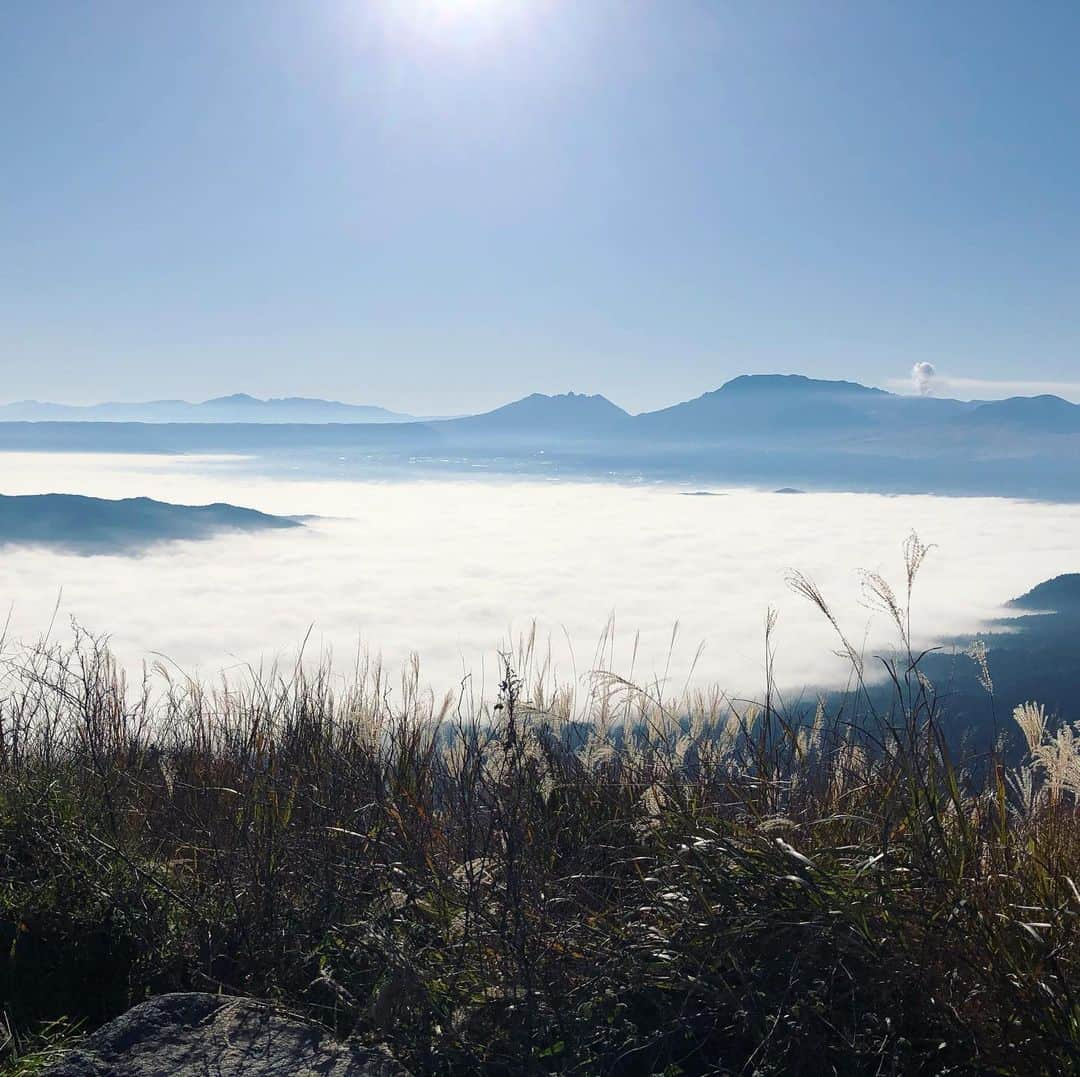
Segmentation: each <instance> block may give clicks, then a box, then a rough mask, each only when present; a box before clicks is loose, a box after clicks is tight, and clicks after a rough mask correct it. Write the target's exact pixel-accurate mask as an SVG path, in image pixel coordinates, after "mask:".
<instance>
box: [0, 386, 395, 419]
mask: <svg viewBox="0 0 1080 1077" xmlns="http://www.w3.org/2000/svg"><path fill="white" fill-rule="evenodd" d="M414 418H415V417H414V416H412V415H405V414H403V413H401V412H395V411H388V410H387V409H386V408H380V407H376V406H374V405H370V404H343V403H341V402H340V401H337V400H320V399H318V398H314V397H302V396H287V397H271V398H270V399H267V400H262V399H260V398H258V397H255V396H250V395H248V394H247V393H233V394H232V395H231V396H219V397H214V398H213V399H212V400H203V401H201V402H199V403H191V402H189V401H187V400H148V401H145V402H142V403H120V402H116V401H113V402H109V403H104V404H52V403H48V402H45V401H39V400H20V401H16V402H15V403H12V404H0V422H4V421H7V422H151V423H190V422H204V423H397V422H411V421H413V420H414Z"/></svg>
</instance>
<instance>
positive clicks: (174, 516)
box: [0, 494, 302, 553]
mask: <svg viewBox="0 0 1080 1077" xmlns="http://www.w3.org/2000/svg"><path fill="white" fill-rule="evenodd" d="M301 526H302V524H300V523H299V521H297V520H293V519H290V518H288V517H283V516H269V515H267V514H266V513H263V512H256V511H255V510H254V509H245V508H239V507H237V506H236V505H226V504H223V503H219V504H214V505H173V504H170V503H168V502H165V501H154V500H152V499H151V498H148V497H131V498H123V499H121V500H117V501H113V500H108V499H104V498H98V497H83V496H81V495H78V494H28V495H17V496H10V495H3V494H0V547H3V546H5V545H20V546H21V545H32V546H50V547H54V548H57V549H61V550H65V551H69V552H76V553H124V552H132V551H135V550H139V549H143V548H145V547H148V546H152V545H155V544H157V543H160V542H168V541H170V540H174V539H203V538H211V537H213V536H214V535H218V534H221V533H222V532H226V531H248V532H250V531H271V530H278V529H281V528H289V527H301Z"/></svg>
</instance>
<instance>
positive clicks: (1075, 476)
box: [0, 374, 1080, 501]
mask: <svg viewBox="0 0 1080 1077" xmlns="http://www.w3.org/2000/svg"><path fill="white" fill-rule="evenodd" d="M252 400H253V398H249V397H243V396H241V397H231V398H222V400H221V401H208V402H206V403H205V404H203V405H186V407H197V408H199V409H201V410H200V411H199V413H198V417H197V418H191V417H190V416H189V417H187V418H185V419H184V420H183V421H163V420H161V419H156V420H155V421H153V422H149V423H140V422H135V421H130V420H128V421H124V420H120V419H113V420H112V421H110V422H97V423H95V422H86V421H78V422H72V421H53V422H40V421H39V422H10V421H9V422H5V421H3V419H4V412H3V409H0V451H3V450H8V451H13V450H22V451H64V452H92V451H98V452H153V453H190V452H198V453H242V454H265V455H268V456H270V455H272V456H275V457H276V458H277V459H278V460H279V462H280V461H282V460H283V459H285V458H287V457H290V456H291V457H296V456H298V454H314V455H321V456H322V457H324V459H326V460H330V461H333V467H334V468H335V469H338V470H340V468H341V467H353V466H359V465H358V464H353V463H350V461H360V460H361V459H364V460H367V461H369V462H378V461H387V462H390V463H392V464H393V465H394V466H395V467H403V468H415V467H428V466H430V465H432V464H434V465H436V466H438V467H439V468H440V469H446V468H455V467H456V468H459V469H460V468H466V469H472V468H475V467H484V468H490V469H494V470H503V471H509V472H515V473H521V472H523V471H528V470H536V469H537V468H542V470H543V471H544V472H545V473H547V474H552V473H554V472H556V471H558V472H560V473H562V474H565V475H581V476H590V477H597V476H601V477H607V478H610V477H612V476H623V477H628V478H637V477H644V476H649V477H652V478H665V479H672V480H693V481H695V482H697V481H703V480H709V481H715V482H727V483H732V484H751V485H758V486H762V487H765V488H769V489H776V488H778V487H782V488H789V487H790V488H798V489H807V490H813V489H819V490H822V489H828V490H862V491H878V492H882V493H901V492H906V493H948V494H972V495H974V494H978V495H985V496H1009V497H1035V498H1051V499H1055V500H1069V501H1080V405H1076V404H1072V403H1070V402H1069V401H1067V400H1063V399H1061V398H1060V397H1055V396H1037V397H1012V398H1010V399H1007V400H995V401H961V400H952V399H944V398H936V397H927V396H907V395H900V394H896V393H891V392H888V391H886V390H883V389H877V388H873V387H870V386H865V385H859V384H858V383H855V382H845V381H826V380H823V379H815V378H809V377H805V376H802V375H788V374H785V375H781V374H751V375H743V376H741V377H738V378H734V379H732V380H731V381H728V382H727V383H725V384H724V385H722V386H721V387H720V388H719V389H716V390H713V391H712V392H708V393H704V394H702V395H701V396H699V397H696V398H694V399H693V400H687V401H683V402H682V403H679V404H675V405H673V406H671V407H667V408H661V409H658V410H656V411H651V412H643V413H641V414H637V415H634V414H631V413H629V412H627V411H625V410H624V409H623V408H620V407H619V406H618V405H616V404H614V403H612V401H610V400H609V399H607V398H606V397H604V396H600V395H595V394H594V395H588V394H578V393H563V394H557V395H553V396H549V395H545V394H542V393H533V394H531V395H529V396H526V397H523V398H522V399H520V400H515V401H512V402H511V403H509V404H505V405H503V406H502V407H499V408H495V409H493V410H491V411H488V412H484V413H482V414H479V415H470V416H463V417H457V418H451V419H425V420H419V419H417V420H412V421H379V422H372V421H363V418H362V416H360V415H357V414H356V413H355V412H350V413H349V415H350V416H351V417H350V418H344V419H342V418H340V417H339V416H338V415H337V414H334V413H333V412H332V411H330V410H328V409H332V408H336V407H350V406H349V405H333V404H331V403H330V402H325V401H322V402H308V401H303V400H292V401H265V402H264V401H256V402H255V403H254V404H252V403H251V401H252ZM309 404H310V405H312V407H311V408H309V407H308V405H309ZM301 405H303V407H301ZM167 406H169V402H161V409H162V411H164V410H166V409H167ZM292 406H295V407H296V408H298V409H299V411H300V412H301V414H300V416H299V417H298V418H296V419H295V420H290V419H287V416H289V415H295V414H296V412H295V411H293V412H290V411H289V410H288V408H289V407H292ZM268 408H269V409H272V410H273V409H275V408H276V410H275V411H273V414H272V415H268V413H267V411H266V409H268ZM252 409H254V410H255V411H257V412H258V415H259V417H258V418H254V419H253V418H251V412H252ZM305 409H306V410H305ZM312 409H314V410H312ZM238 411H239V414H241V416H242V418H241V419H239V420H236V421H233V420H232V419H229V418H226V416H232V415H236V414H238ZM158 414H161V412H160V411H159V412H158ZM85 418H86V416H84V419H85ZM383 418H385V417H383Z"/></svg>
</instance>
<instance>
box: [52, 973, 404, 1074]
mask: <svg viewBox="0 0 1080 1077" xmlns="http://www.w3.org/2000/svg"><path fill="white" fill-rule="evenodd" d="M209 1074H214V1075H217V1077H233V1075H234V1074H235V1075H236V1077H240V1075H243V1077H278V1075H281V1077H309V1075H310V1077H314V1075H316V1074H318V1075H319V1077H407V1074H406V1071H405V1070H404V1069H403V1068H402V1067H401V1066H400V1065H398V1063H397V1062H395V1061H394V1060H393V1059H392V1058H391V1057H390V1055H389V1054H387V1053H385V1052H383V1051H380V1050H379V1049H377V1048H373V1047H367V1046H365V1045H363V1044H361V1043H358V1042H353V1041H348V1040H347V1041H345V1042H344V1043H342V1042H339V1041H337V1040H335V1039H334V1038H333V1036H331V1035H330V1033H329V1032H327V1031H326V1030H325V1029H323V1028H320V1027H319V1026H318V1025H313V1024H310V1023H308V1022H306V1021H303V1020H300V1019H299V1018H296V1017H290V1016H287V1015H285V1014H283V1013H281V1012H280V1011H278V1010H275V1009H274V1008H273V1007H272V1006H270V1005H268V1004H267V1003H264V1002H258V1001H256V1000H255V999H250V998H230V997H228V996H222V995H207V994H198V993H187V994H174V995H161V996H159V997H158V998H153V999H150V1000H149V1001H147V1002H143V1003H141V1004H140V1005H138V1006H135V1007H134V1008H133V1009H131V1010H128V1012H127V1013H125V1014H124V1015H123V1016H122V1017H118V1018H117V1019H116V1020H115V1021H110V1022H109V1024H107V1025H105V1026H104V1027H103V1028H100V1029H98V1031H97V1032H95V1033H94V1034H93V1035H92V1036H89V1037H87V1039H86V1040H85V1041H83V1043H82V1044H80V1045H79V1046H78V1047H77V1048H75V1049H74V1050H72V1051H71V1052H70V1053H69V1054H67V1055H65V1056H64V1058H62V1059H61V1060H60V1061H59V1062H57V1063H55V1064H54V1065H52V1066H50V1067H49V1068H48V1069H46V1070H45V1071H44V1077H206V1075H209Z"/></svg>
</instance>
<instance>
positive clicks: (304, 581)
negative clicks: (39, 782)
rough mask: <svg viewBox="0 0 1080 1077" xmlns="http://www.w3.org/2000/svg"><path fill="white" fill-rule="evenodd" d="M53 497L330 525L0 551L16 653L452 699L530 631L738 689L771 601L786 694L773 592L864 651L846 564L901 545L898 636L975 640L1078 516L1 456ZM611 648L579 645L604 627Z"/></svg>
mask: <svg viewBox="0 0 1080 1077" xmlns="http://www.w3.org/2000/svg"><path fill="white" fill-rule="evenodd" d="M45 491H58V492H68V493H85V494H91V495H95V496H105V497H121V496H134V495H139V494H145V495H148V496H153V497H157V498H161V499H163V500H170V501H176V502H182V503H205V502H208V501H218V500H224V501H230V502H232V503H234V504H240V505H246V506H250V507H253V508H258V509H262V510H265V511H269V512H278V513H288V514H294V513H296V514H298V513H315V514H319V515H321V516H325V517H332V518H328V519H323V520H319V521H315V522H313V523H312V524H311V525H310V526H309V527H308V528H306V529H304V530H302V531H286V532H271V533H266V534H261V535H228V536H224V537H221V538H218V539H214V540H212V541H207V542H183V543H174V544H170V545H168V546H166V547H161V548H158V549H157V550H155V551H152V552H150V553H147V554H144V555H142V556H139V557H110V556H95V557H78V556H70V555H65V554H59V553H55V552H50V551H45V550H41V549H34V550H32V549H12V548H8V549H5V550H2V551H0V603H2V604H3V606H4V607H7V606H9V605H10V607H11V609H12V628H11V633H10V634H11V635H12V636H13V637H19V638H23V639H30V638H32V637H34V636H36V635H37V634H39V633H40V632H41V631H43V630H44V629H45V628H46V626H47V625H48V623H49V621H50V618H51V615H52V612H53V608H54V606H55V604H56V601H57V596H58V594H60V593H61V591H62V594H63V598H62V603H61V612H62V615H72V616H75V617H76V618H78V619H79V620H80V621H81V622H83V623H84V624H85V625H86V626H87V627H89V628H91V629H93V630H95V631H102V632H108V633H110V634H111V635H112V637H113V640H114V643H115V646H116V648H117V650H118V653H119V654H120V655H121V657H122V658H123V659H124V660H125V662H127V663H129V664H131V665H132V666H137V664H138V662H139V661H141V659H142V658H144V657H145V656H146V655H147V654H148V653H149V652H151V651H157V652H162V653H164V654H167V655H168V656H169V657H170V658H172V659H173V660H174V661H176V662H177V663H179V664H180V665H181V666H182V667H183V668H185V669H186V670H188V671H189V672H190V671H196V670H197V671H198V672H199V673H201V674H202V675H204V676H207V675H213V674H215V673H216V672H217V671H218V670H220V669H222V668H224V667H227V666H231V665H233V664H235V663H237V662H250V663H253V664H258V663H259V662H260V660H264V659H272V658H274V657H275V656H280V657H282V658H289V657H291V656H292V655H293V654H294V653H295V649H296V647H297V646H298V645H299V643H300V641H301V640H302V639H303V637H304V635H305V633H306V632H307V630H308V627H309V626H312V628H313V631H312V638H311V643H310V644H309V647H311V648H313V649H314V650H318V649H319V648H332V649H333V652H334V653H335V655H336V656H337V658H338V660H339V661H341V662H342V663H343V664H348V663H351V660H352V658H353V656H354V655H355V652H356V648H357V645H358V643H360V644H363V645H366V646H368V647H369V648H370V649H372V650H378V651H381V653H382V655H383V657H384V659H385V661H386V662H387V663H388V664H391V665H394V666H396V665H398V664H400V663H401V662H403V661H404V660H405V659H406V658H407V657H408V655H409V654H410V652H412V651H416V652H419V654H420V656H421V659H422V662H421V669H422V673H423V675H424V679H425V680H427V681H429V682H430V683H431V684H432V685H433V686H434V687H435V688H437V689H438V690H440V691H441V690H444V689H446V688H451V687H453V686H454V685H456V683H457V682H458V681H459V680H460V679H461V677H462V675H463V672H464V671H466V670H469V671H473V672H474V673H475V674H477V675H479V674H480V673H481V672H482V671H484V670H486V672H487V681H488V687H489V688H490V687H491V685H492V683H493V681H494V680H495V679H496V678H495V677H494V676H493V675H494V673H495V667H496V662H495V658H496V649H497V648H498V647H499V646H500V644H502V643H503V642H504V641H505V640H506V639H507V638H508V637H509V638H511V639H515V638H517V636H518V635H519V634H520V633H523V632H527V631H528V629H529V626H530V623H531V622H532V620H533V619H534V618H535V619H536V621H537V622H538V626H539V631H540V635H541V638H546V637H548V636H550V638H551V643H552V653H553V657H554V660H555V663H556V665H557V668H558V671H559V673H560V674H561V675H562V676H564V677H566V678H570V677H572V676H574V673H575V670H576V672H577V674H578V675H580V674H581V673H583V672H585V671H586V670H588V669H590V668H594V667H596V666H597V665H608V664H609V662H610V663H611V664H613V665H614V666H615V667H616V668H617V669H618V670H619V671H620V672H624V673H625V672H627V671H628V669H629V666H630V658H631V653H632V650H633V642H634V634H635V632H637V631H640V633H641V643H640V647H639V650H638V659H637V666H636V670H635V672H636V674H637V675H638V676H639V677H640V676H642V675H646V674H653V673H659V674H662V673H663V671H664V669H665V665H666V661H667V655H668V651H669V643H670V639H671V633H672V627H673V624H674V623H675V622H676V621H678V622H679V626H680V628H679V636H678V641H677V643H676V647H675V655H674V660H673V661H672V664H671V681H670V684H671V688H672V689H673V690H678V689H679V688H681V687H682V684H683V681H684V679H685V678H686V676H687V673H688V670H689V666H690V664H691V661H692V659H693V656H694V652H695V650H696V648H697V645H698V644H699V643H704V645H705V650H704V653H703V655H702V658H701V660H700V662H699V663H698V666H697V672H696V680H698V681H707V682H719V683H720V684H721V686H722V687H724V688H725V689H727V690H729V691H731V692H732V693H740V694H746V695H750V696H756V695H758V694H759V692H760V688H761V683H762V668H763V647H764V640H763V623H764V619H765V614H766V610H767V608H768V607H769V606H770V605H774V606H777V607H779V609H780V623H779V629H778V636H777V642H778V647H779V650H778V657H777V671H778V674H779V677H780V679H781V682H782V683H785V684H787V685H789V686H792V687H801V686H803V685H805V684H808V683H821V682H822V680H824V679H828V678H832V677H836V676H838V675H839V674H840V672H841V671H842V665H841V664H840V663H839V662H838V660H837V659H835V658H834V657H833V656H832V655H831V651H832V650H833V648H834V647H835V642H834V640H833V639H832V638H831V636H830V634H829V631H828V629H827V627H826V626H825V625H824V624H823V623H822V619H821V617H820V615H819V614H817V613H816V612H815V611H813V610H811V609H809V608H808V606H807V604H806V603H805V602H804V601H803V600H801V599H799V598H797V597H796V596H795V595H793V594H791V593H790V592H789V591H788V590H787V588H786V587H785V584H784V576H785V572H786V570H787V569H789V568H797V569H800V570H803V571H805V572H807V573H808V574H810V575H811V576H813V577H814V579H815V580H817V581H818V582H819V583H820V584H821V585H822V587H823V589H824V591H825V592H826V594H827V595H828V596H829V597H830V599H831V600H832V601H833V602H834V604H835V608H836V609H837V611H838V612H839V614H840V615H841V617H842V619H843V621H844V623H845V625H846V627H847V628H848V630H849V634H850V635H851V636H852V638H853V640H854V641H855V642H857V643H859V642H861V641H862V640H863V639H864V637H865V638H867V639H868V640H869V645H870V647H871V649H872V648H873V645H874V644H882V643H884V641H885V639H886V638H887V633H886V631H885V625H884V624H883V623H882V621H881V620H880V618H878V619H872V618H871V614H870V613H869V612H868V610H867V609H866V608H865V607H864V606H863V605H861V603H860V591H859V586H858V580H857V575H856V573H857V570H858V569H860V568H868V569H872V570H880V571H883V572H884V573H885V574H886V575H888V576H889V577H890V578H891V579H893V580H894V581H896V582H897V583H899V577H900V575H901V571H902V569H901V564H900V543H901V541H902V540H903V538H904V536H905V535H906V534H907V533H908V532H909V531H910V530H911V529H912V528H914V529H916V530H918V532H919V534H920V535H921V537H922V538H923V539H924V540H926V541H931V542H935V543H937V544H938V546H939V548H938V549H936V550H935V551H933V553H932V554H931V556H930V558H929V560H928V562H927V564H926V567H925V569H924V574H923V576H922V578H921V580H920V584H919V586H918V590H917V594H916V601H915V610H914V620H915V624H916V626H917V627H920V628H921V630H922V632H921V634H922V636H923V638H924V639H925V640H927V641H929V640H930V639H931V638H934V637H938V636H941V635H946V634H951V633H963V632H969V631H972V630H974V629H975V628H976V627H977V625H978V624H979V622H980V621H981V620H982V619H984V618H987V617H989V616H992V615H993V614H994V613H995V612H996V611H997V609H998V607H999V604H1000V603H1001V602H1002V601H1004V600H1005V599H1008V598H1009V597H1012V596H1014V595H1017V594H1020V593H1021V592H1023V591H1025V590H1027V589H1028V588H1030V587H1031V586H1033V585H1034V584H1035V583H1038V582H1039V581H1041V580H1043V579H1045V578H1047V577H1050V576H1054V575H1057V574H1059V573H1062V572H1067V571H1073V570H1077V569H1080V554H1077V550H1080V506H1078V505H1049V504H1039V503H1023V502H1018V501H1009V500H1004V499H993V498H985V499H976V498H966V499H950V498H937V497H924V496H920V497H907V496H905V497H888V496H879V495H868V494H806V495H802V496H791V495H783V494H772V493H765V492H754V491H748V490H731V491H727V492H725V493H724V496H717V497H686V496H681V494H680V492H679V490H678V489H676V488H673V487H671V486H648V487H625V486H615V485H600V484H582V483H562V482H559V483H556V482H543V481H531V482H523V481H499V480H484V481H407V482H321V481H320V482H313V481H306V480H304V479H302V478H297V479H295V480H293V479H289V480H276V479H270V478H266V477H259V476H253V475H251V474H247V473H244V472H242V471H239V470H238V469H236V468H235V467H234V466H232V465H231V464H230V463H229V462H227V461H223V460H221V459H213V458H201V459H196V458H190V457H189V458H173V459H169V458H161V457H158V458H145V457H144V458H135V457H115V456H113V457H102V456H98V457H95V456H61V455H20V454H9V455H0V492H3V493H35V492H45ZM611 614H614V615H615V618H616V626H617V632H616V646H615V648H614V654H613V656H611V657H610V658H609V659H597V657H596V655H595V647H596V642H597V639H598V638H599V636H600V634H601V632H602V630H603V627H604V625H605V623H606V621H607V619H608V617H609V615H611Z"/></svg>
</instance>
